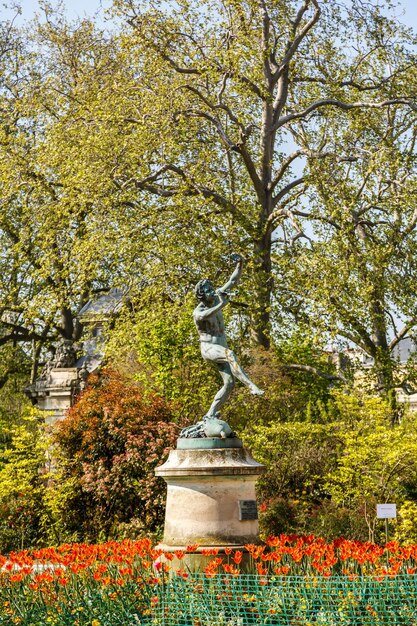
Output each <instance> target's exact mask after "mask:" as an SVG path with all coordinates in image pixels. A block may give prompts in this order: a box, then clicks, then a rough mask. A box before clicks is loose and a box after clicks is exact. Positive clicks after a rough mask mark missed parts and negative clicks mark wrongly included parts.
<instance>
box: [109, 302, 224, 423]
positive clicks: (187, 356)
mask: <svg viewBox="0 0 417 626" xmlns="http://www.w3.org/2000/svg"><path fill="white" fill-rule="evenodd" d="M152 295H153V292H152V291H151V293H149V292H148V293H147V292H146V291H144V292H142V293H141V296H140V300H139V303H138V305H137V306H135V305H133V309H134V311H133V312H132V311H125V313H124V314H123V315H122V316H121V317H120V318H119V319H118V320H117V321H116V323H115V327H114V329H113V331H112V333H111V336H110V339H109V342H108V344H107V345H106V355H107V357H108V359H109V360H110V361H113V362H116V363H117V366H118V367H122V368H123V369H124V370H125V371H126V373H128V375H129V376H133V378H134V379H136V380H137V381H138V382H139V383H140V384H141V386H142V388H143V389H144V390H145V392H146V393H151V394H152V393H157V394H159V395H160V396H162V397H164V398H165V399H166V400H168V401H170V402H172V403H173V404H172V410H173V415H174V416H175V418H176V419H177V420H178V419H179V420H188V421H191V422H195V421H196V420H197V419H198V418H200V417H202V416H203V415H204V413H205V411H206V410H207V407H208V405H209V404H210V402H211V398H212V396H213V395H214V393H215V391H216V389H217V386H218V385H219V384H220V382H221V380H220V377H219V375H218V373H217V371H216V369H215V367H210V365H208V364H207V363H205V362H203V360H202V357H201V353H200V344H199V341H198V336H197V332H196V329H195V327H194V322H193V317H192V311H193V308H194V306H195V299H194V296H193V295H192V294H188V295H187V296H186V297H185V298H184V299H181V300H174V299H171V300H170V301H163V300H162V301H161V300H157V299H155V298H152Z"/></svg>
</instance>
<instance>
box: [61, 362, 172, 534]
mask: <svg viewBox="0 0 417 626" xmlns="http://www.w3.org/2000/svg"><path fill="white" fill-rule="evenodd" d="M178 432H179V427H178V426H177V425H176V424H174V423H173V422H172V413H171V410H170V406H169V405H168V404H167V403H166V402H165V401H164V400H163V399H162V398H160V397H158V396H152V397H149V398H146V399H145V398H144V396H143V393H142V390H141V388H140V387H139V386H138V385H137V384H135V383H132V381H129V380H126V379H125V378H123V376H122V375H120V374H119V373H117V372H114V371H109V370H104V371H102V372H101V373H100V375H95V376H92V377H91V379H90V381H89V386H88V388H87V389H86V390H85V391H84V393H83V394H82V395H81V397H80V399H79V400H78V402H77V403H76V404H75V405H74V406H73V407H72V408H71V409H70V410H69V411H68V414H67V417H66V419H65V420H63V421H62V422H60V423H59V424H58V427H57V430H56V433H55V438H54V441H55V451H56V454H57V459H56V461H55V465H56V470H55V487H54V489H52V490H51V492H50V499H51V508H52V509H53V512H54V518H55V520H56V526H57V532H58V533H59V534H60V541H62V538H63V539H64V540H67V539H68V538H70V539H71V540H73V541H74V540H75V541H80V540H81V541H86V540H87V541H97V540H100V539H101V540H103V539H108V538H110V537H115V536H117V534H118V532H119V528H120V526H122V525H123V527H124V528H126V525H129V524H133V526H134V527H135V528H134V529H135V536H137V534H138V530H139V531H142V532H144V533H150V532H153V531H155V530H156V529H157V528H158V527H159V526H160V525H161V524H162V522H163V519H164V510H165V493H166V485H165V483H164V481H163V480H162V479H160V478H157V477H156V476H155V473H154V470H155V467H157V466H158V465H160V464H161V463H163V462H164V460H165V458H166V456H167V455H168V452H169V450H170V449H171V448H172V447H174V445H175V442H176V439H177V436H178ZM138 520H140V525H141V528H138V525H139V523H135V522H138ZM125 536H126V535H125ZM61 537H62V538H61Z"/></svg>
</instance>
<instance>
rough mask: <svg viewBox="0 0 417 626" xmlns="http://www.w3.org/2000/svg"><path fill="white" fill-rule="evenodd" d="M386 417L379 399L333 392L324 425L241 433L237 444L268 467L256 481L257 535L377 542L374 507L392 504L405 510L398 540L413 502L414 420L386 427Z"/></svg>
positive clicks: (293, 425) (416, 450) (404, 533)
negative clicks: (307, 535) (241, 442)
mask: <svg viewBox="0 0 417 626" xmlns="http://www.w3.org/2000/svg"><path fill="white" fill-rule="evenodd" d="M389 412H390V406H389V404H388V403H387V401H384V400H382V399H381V398H375V397H366V396H364V395H360V394H356V395H354V394H351V395H346V394H344V393H342V392H338V391H334V392H333V394H332V399H331V401H329V402H328V404H327V410H326V413H327V420H326V423H323V424H320V423H305V422H304V423H300V422H294V423H284V424H270V425H268V426H263V425H260V424H258V425H256V426H255V427H254V428H251V427H248V428H247V429H246V431H245V432H244V433H243V434H242V436H243V439H244V441H245V442H246V443H247V445H248V446H250V447H251V449H252V453H253V454H254V456H255V458H256V459H257V460H258V461H261V462H263V463H265V465H266V466H267V468H268V471H267V473H266V474H265V476H264V477H262V478H261V480H260V481H259V494H260V497H261V500H263V501H264V503H265V505H264V507H263V508H264V509H265V512H264V514H263V518H262V523H263V528H264V532H265V533H266V534H270V533H274V532H275V533H277V532H284V531H286V532H288V531H289V530H291V531H294V532H300V533H306V532H315V533H317V534H322V535H324V536H327V537H334V536H335V535H340V534H345V533H348V534H349V536H351V537H357V538H358V539H361V538H362V539H363V538H365V537H368V538H370V539H372V540H373V539H382V534H381V533H382V531H383V528H382V527H381V524H379V525H378V521H377V519H376V504H377V503H383V502H396V503H397V506H398V507H399V508H400V507H402V506H404V510H403V515H404V519H403V521H401V523H400V527H399V529H398V533H399V536H401V538H402V539H403V540H405V539H406V537H407V533H408V531H410V530H411V524H410V521H407V520H410V515H411V517H412V511H413V505H414V504H415V500H414V499H413V498H414V493H413V492H412V489H414V485H415V484H416V482H417V447H416V446H417V418H416V416H414V415H408V416H407V417H406V418H405V419H404V420H403V422H402V423H401V424H399V425H395V426H392V425H390V424H389V421H388V419H387V416H388V415H389ZM407 503H408V504H407ZM400 510H402V508H400ZM400 518H401V519H402V516H400ZM411 537H412V532H411V534H410V540H411Z"/></svg>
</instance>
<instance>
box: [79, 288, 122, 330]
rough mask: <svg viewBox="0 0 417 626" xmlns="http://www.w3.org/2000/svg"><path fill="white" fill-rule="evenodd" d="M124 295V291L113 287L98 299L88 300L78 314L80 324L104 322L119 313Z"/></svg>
mask: <svg viewBox="0 0 417 626" xmlns="http://www.w3.org/2000/svg"><path fill="white" fill-rule="evenodd" d="M125 295H126V290H125V289H119V288H117V287H115V288H113V289H110V291H109V292H108V293H104V294H102V295H101V296H99V297H98V298H94V299H92V300H89V301H88V302H87V304H85V305H84V306H83V308H82V309H81V311H80V312H79V314H78V318H79V320H80V321H81V322H96V321H101V320H103V321H104V320H106V319H107V318H109V317H111V316H112V315H115V314H116V313H118V312H119V311H120V309H121V307H122V306H123V299H124V297H125Z"/></svg>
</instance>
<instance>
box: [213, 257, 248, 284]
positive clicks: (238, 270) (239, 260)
mask: <svg viewBox="0 0 417 626" xmlns="http://www.w3.org/2000/svg"><path fill="white" fill-rule="evenodd" d="M230 260H231V261H232V262H233V263H236V267H235V269H234V270H233V272H232V275H231V276H230V278H229V280H228V281H227V282H226V283H225V284H224V285H223V286H222V287H220V288H219V289H217V292H218V293H228V292H229V290H230V289H232V288H233V287H235V286H236V285H237V284H238V282H239V280H240V277H241V275H242V268H243V257H242V256H240V254H235V253H233V254H231V255H230Z"/></svg>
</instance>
